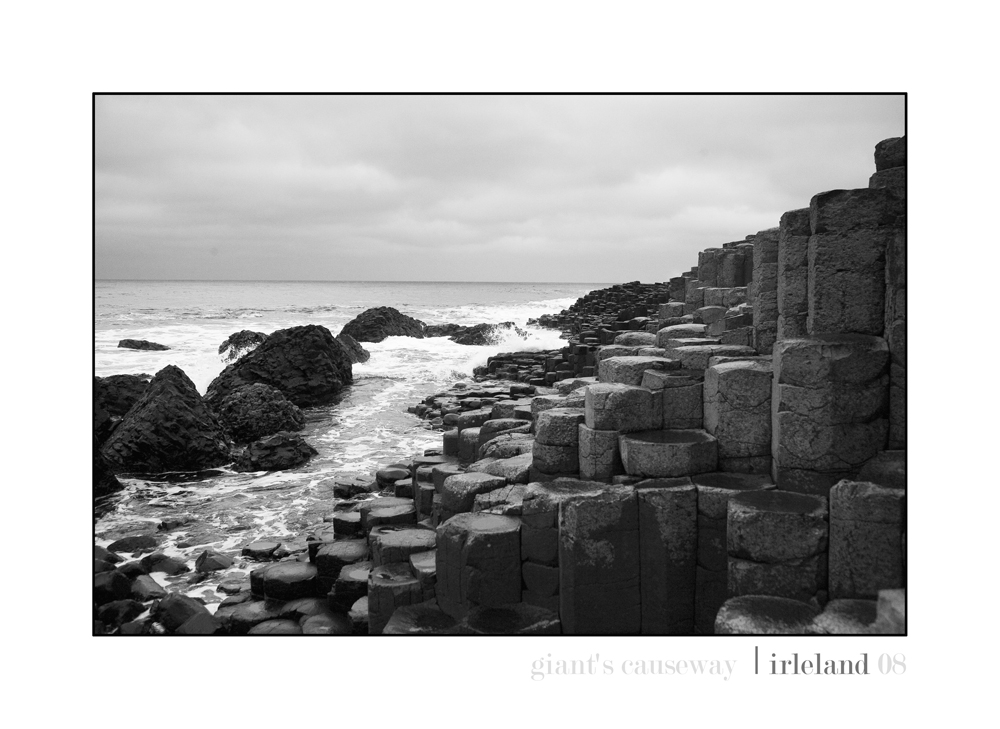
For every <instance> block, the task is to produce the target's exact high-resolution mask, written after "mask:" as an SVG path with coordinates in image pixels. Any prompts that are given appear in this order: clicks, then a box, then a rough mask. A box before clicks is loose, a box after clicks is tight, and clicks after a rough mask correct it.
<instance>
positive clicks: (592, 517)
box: [559, 486, 642, 635]
mask: <svg viewBox="0 0 1000 729" xmlns="http://www.w3.org/2000/svg"><path fill="white" fill-rule="evenodd" d="M640 604H641V597H640V591H639V510H638V503H637V500H636V494H635V489H634V488H632V487H631V486H616V487H608V488H606V489H603V490H601V491H600V492H598V493H597V494H587V495H585V496H581V497H578V498H570V499H567V500H565V501H563V502H562V504H561V505H560V508H559V617H560V619H561V620H562V626H563V632H564V633H566V634H568V635H573V634H577V635H580V634H583V635H588V634H591V635H592V634H607V635H629V634H636V633H639V632H640V630H641V628H642V624H641V610H640Z"/></svg>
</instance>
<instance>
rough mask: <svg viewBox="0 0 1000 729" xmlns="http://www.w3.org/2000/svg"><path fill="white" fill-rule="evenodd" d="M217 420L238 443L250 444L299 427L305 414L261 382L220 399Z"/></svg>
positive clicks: (301, 426) (300, 427) (303, 421)
mask: <svg viewBox="0 0 1000 729" xmlns="http://www.w3.org/2000/svg"><path fill="white" fill-rule="evenodd" d="M217 411H218V414H219V421H220V422H221V423H222V427H223V428H225V430H226V433H227V434H228V435H229V437H230V438H232V439H233V440H234V441H235V442H237V443H249V442H250V441H253V440H258V439H260V438H264V437H266V436H269V435H273V434H275V433H278V432H281V431H289V430H302V428H303V426H304V425H305V422H306V420H305V416H304V415H303V414H302V411H301V410H300V409H299V408H298V406H297V405H294V404H292V403H291V402H290V401H289V400H288V398H286V397H285V396H284V395H283V394H281V392H280V391H279V390H276V389H275V388H273V387H271V386H269V385H263V384H261V383H259V382H258V383H254V384H252V385H247V386H246V387H241V388H239V389H238V390H236V391H234V392H232V393H230V394H229V395H227V396H226V397H224V398H223V399H222V402H221V403H220V404H219V407H218V408H217Z"/></svg>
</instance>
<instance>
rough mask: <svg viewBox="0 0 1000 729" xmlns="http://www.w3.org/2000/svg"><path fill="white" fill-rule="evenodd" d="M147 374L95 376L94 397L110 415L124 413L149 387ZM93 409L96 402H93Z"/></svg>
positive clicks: (149, 378)
mask: <svg viewBox="0 0 1000 729" xmlns="http://www.w3.org/2000/svg"><path fill="white" fill-rule="evenodd" d="M151 379H152V378H151V377H150V376H149V375H110V376H108V377H95V378H94V380H95V382H94V399H95V401H96V400H97V399H98V397H99V398H100V402H101V405H102V406H103V407H104V409H105V410H107V411H108V413H109V414H111V415H125V413H127V412H128V411H129V410H131V409H132V406H133V405H135V404H136V403H137V402H138V401H139V399H140V398H141V397H142V396H143V394H144V393H145V392H146V390H147V389H148V388H149V381H150V380H151ZM94 405H95V409H96V405H97V403H96V402H95V403H94Z"/></svg>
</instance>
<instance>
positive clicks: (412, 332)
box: [340, 306, 424, 342]
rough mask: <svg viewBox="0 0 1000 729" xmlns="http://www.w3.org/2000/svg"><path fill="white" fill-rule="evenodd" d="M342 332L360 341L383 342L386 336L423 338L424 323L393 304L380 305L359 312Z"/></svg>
mask: <svg viewBox="0 0 1000 729" xmlns="http://www.w3.org/2000/svg"><path fill="white" fill-rule="evenodd" d="M340 333H341V334H349V335H350V336H352V337H354V338H355V339H356V340H358V341H359V342H381V341H382V340H383V339H385V338H386V337H416V338H417V339H423V337H424V323H423V322H422V321H420V320H419V319H414V318H413V317H412V316H407V315H406V314H403V313H401V312H399V311H398V310H397V309H393V308H392V307H391V306H378V307H376V308H374V309H367V310H366V311H363V312H361V313H360V314H358V315H357V316H356V317H354V318H353V319H352V320H351V321H349V322H347V324H346V325H345V326H344V328H343V329H342V330H341V332H340Z"/></svg>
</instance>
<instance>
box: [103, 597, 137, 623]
mask: <svg viewBox="0 0 1000 729" xmlns="http://www.w3.org/2000/svg"><path fill="white" fill-rule="evenodd" d="M144 612H146V608H145V606H144V605H143V604H142V603H141V602H139V601H138V600H113V601H111V602H108V603H105V604H104V605H102V606H101V607H100V608H99V609H98V611H97V619H98V620H100V621H101V622H102V623H104V625H106V626H108V627H111V628H118V627H120V626H121V625H122V624H124V623H128V622H130V621H132V620H135V619H136V618H137V617H139V616H140V615H142V614H143V613H144Z"/></svg>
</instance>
